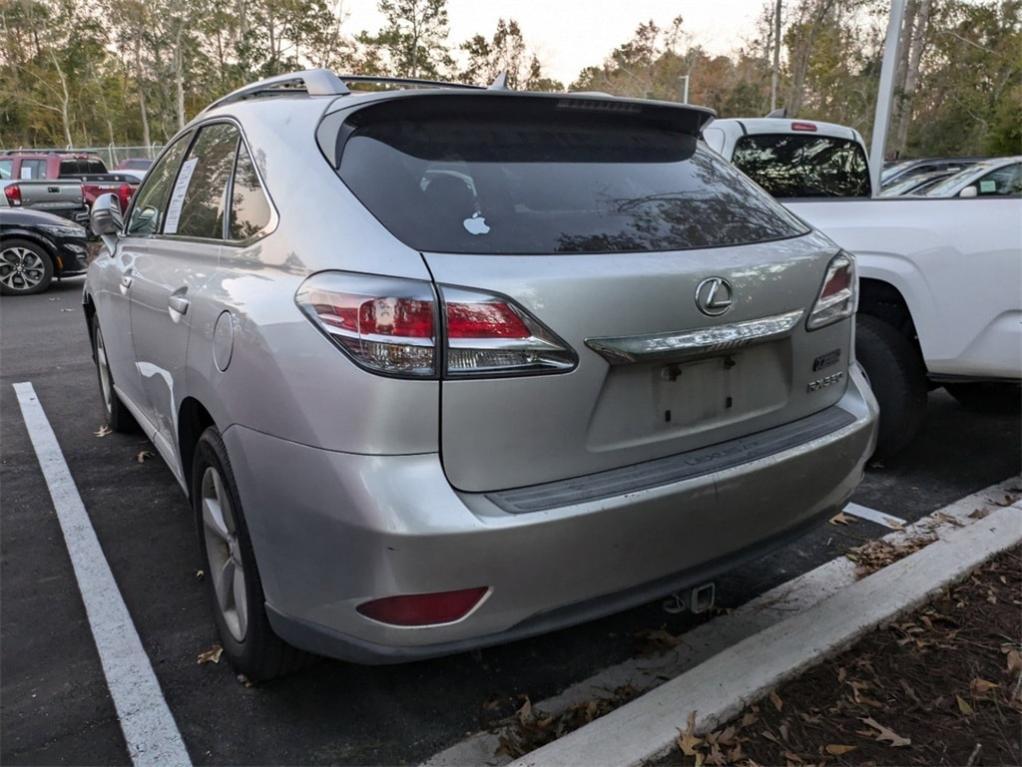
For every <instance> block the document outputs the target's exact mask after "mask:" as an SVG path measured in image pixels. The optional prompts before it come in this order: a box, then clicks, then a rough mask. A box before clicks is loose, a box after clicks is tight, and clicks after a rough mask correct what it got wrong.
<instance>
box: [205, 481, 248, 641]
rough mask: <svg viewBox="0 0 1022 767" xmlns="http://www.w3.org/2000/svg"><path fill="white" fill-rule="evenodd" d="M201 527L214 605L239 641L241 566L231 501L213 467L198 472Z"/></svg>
mask: <svg viewBox="0 0 1022 767" xmlns="http://www.w3.org/2000/svg"><path fill="white" fill-rule="evenodd" d="M202 527H203V535H204V536H205V541H206V559H207V561H208V563H209V577H210V578H211V579H212V581H213V591H214V593H215V595H216V602H217V608H218V609H219V610H220V614H221V615H222V616H223V619H224V623H225V624H226V625H227V629H228V631H230V632H231V636H232V637H234V639H235V640H237V641H238V642H242V641H244V639H245V633H246V632H247V631H248V598H247V597H248V594H247V591H246V589H247V587H246V586H245V567H244V562H243V560H242V556H241V544H240V543H239V541H238V529H237V526H236V524H235V518H234V510H233V509H232V508H231V500H230V497H229V495H228V493H227V489H226V487H225V486H224V482H223V478H222V477H221V476H220V472H219V471H218V470H217V469H216V468H215V467H213V466H207V467H206V471H205V472H204V473H203V475H202Z"/></svg>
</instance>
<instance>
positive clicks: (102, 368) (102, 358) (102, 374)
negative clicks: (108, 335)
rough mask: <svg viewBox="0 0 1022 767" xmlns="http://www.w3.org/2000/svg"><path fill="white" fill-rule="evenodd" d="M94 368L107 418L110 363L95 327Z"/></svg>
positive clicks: (110, 405) (110, 399)
mask: <svg viewBox="0 0 1022 767" xmlns="http://www.w3.org/2000/svg"><path fill="white" fill-rule="evenodd" d="M96 366H97V367H98V368H99V389H100V393H101V394H102V395H103V407H105V408H106V415H107V418H109V417H110V414H111V413H112V412H113V409H114V408H113V405H114V401H113V384H112V383H111V382H110V363H109V361H108V360H107V357H106V344H104V343H103V333H102V332H100V330H99V327H98V326H97V327H96Z"/></svg>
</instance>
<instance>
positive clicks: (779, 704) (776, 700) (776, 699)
mask: <svg viewBox="0 0 1022 767" xmlns="http://www.w3.org/2000/svg"><path fill="white" fill-rule="evenodd" d="M770 702H771V703H773V704H774V708H776V709H777V710H778V711H780V710H781V709H782V708H784V701H783V700H781V696H780V695H778V694H777V692H776V691H774V690H771V691H770Z"/></svg>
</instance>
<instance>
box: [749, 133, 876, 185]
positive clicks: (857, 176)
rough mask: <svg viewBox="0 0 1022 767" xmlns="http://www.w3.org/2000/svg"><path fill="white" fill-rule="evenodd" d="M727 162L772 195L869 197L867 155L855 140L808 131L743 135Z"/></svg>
mask: <svg viewBox="0 0 1022 767" xmlns="http://www.w3.org/2000/svg"><path fill="white" fill-rule="evenodd" d="M732 162H734V164H735V165H737V166H738V167H739V168H740V169H741V170H742V172H743V173H746V174H748V176H749V177H750V178H751V179H752V180H753V181H755V182H756V183H757V184H759V185H760V186H761V187H763V188H764V189H766V190H767V191H768V192H770V194H772V195H773V196H774V197H780V198H786V197H869V196H870V191H869V190H870V185H869V166H868V165H867V164H866V154H865V152H863V150H862V147H861V146H860V145H859V144H858V143H857V142H855V141H850V140H848V139H841V138H833V137H831V136H814V135H807V134H799V135H794V136H792V135H788V134H777V135H773V134H762V135H753V136H742V137H741V138H740V139H738V141H737V143H736V144H735V151H734V157H733V158H732Z"/></svg>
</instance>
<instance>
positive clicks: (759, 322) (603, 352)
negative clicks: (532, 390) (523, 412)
mask: <svg viewBox="0 0 1022 767" xmlns="http://www.w3.org/2000/svg"><path fill="white" fill-rule="evenodd" d="M803 314H805V311H804V310H803V309H796V310H795V311H793V312H785V313H784V314H776V315H774V316H772V317H761V318H759V319H756V320H745V321H744V322H735V323H732V324H730V325H716V326H712V327H707V328H698V329H696V330H680V331H675V332H669V333H655V334H652V335H642V336H609V337H604V338H587V339H585V344H586V346H588V347H589V348H590V349H592V350H593V351H594V352H596V353H597V354H599V355H600V356H601V357H603V358H604V359H605V360H607V362H609V363H610V364H611V365H626V364H629V363H632V362H651V361H658V360H663V361H669V360H683V359H690V358H694V357H706V356H709V355H712V354H719V353H722V352H728V351H731V350H732V349H738V348H741V347H743V346H750V345H752V344H759V343H763V342H765V341H773V340H775V339H778V338H783V337H784V336H787V335H788V334H790V333H791V331H792V330H793V329H794V328H795V326H796V325H798V323H799V320H801V319H802V315H803Z"/></svg>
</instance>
